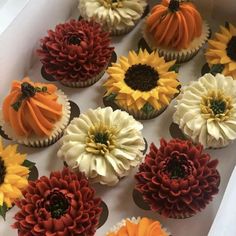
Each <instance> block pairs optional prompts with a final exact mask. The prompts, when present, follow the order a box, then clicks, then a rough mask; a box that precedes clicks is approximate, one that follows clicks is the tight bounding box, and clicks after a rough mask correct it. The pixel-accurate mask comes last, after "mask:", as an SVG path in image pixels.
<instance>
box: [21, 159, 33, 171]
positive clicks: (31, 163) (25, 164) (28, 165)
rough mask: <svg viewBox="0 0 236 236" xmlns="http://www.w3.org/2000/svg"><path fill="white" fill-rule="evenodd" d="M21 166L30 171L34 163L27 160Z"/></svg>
mask: <svg viewBox="0 0 236 236" xmlns="http://www.w3.org/2000/svg"><path fill="white" fill-rule="evenodd" d="M22 165H23V166H25V167H28V168H29V169H32V168H33V167H34V166H35V163H34V162H31V161H29V160H25V161H24V162H23V164H22Z"/></svg>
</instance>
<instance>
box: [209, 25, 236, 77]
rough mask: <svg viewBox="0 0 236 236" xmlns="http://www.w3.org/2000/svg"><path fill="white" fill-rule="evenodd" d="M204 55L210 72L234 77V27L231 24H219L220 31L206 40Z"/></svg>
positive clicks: (235, 37)
mask: <svg viewBox="0 0 236 236" xmlns="http://www.w3.org/2000/svg"><path fill="white" fill-rule="evenodd" d="M205 56H206V60H207V63H208V65H209V67H210V69H211V72H212V71H213V72H216V73H222V74H224V75H225V76H232V77H233V79H236V27H235V26H234V25H232V24H228V25H226V27H224V26H220V31H219V32H217V33H216V34H215V37H214V38H213V39H212V40H209V41H208V49H207V51H206V53H205Z"/></svg>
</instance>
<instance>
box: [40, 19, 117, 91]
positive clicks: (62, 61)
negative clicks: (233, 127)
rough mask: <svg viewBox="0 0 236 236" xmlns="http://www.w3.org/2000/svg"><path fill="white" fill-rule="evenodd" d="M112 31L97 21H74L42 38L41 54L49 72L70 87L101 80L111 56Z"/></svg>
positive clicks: (87, 84)
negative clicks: (110, 34) (105, 28)
mask: <svg viewBox="0 0 236 236" xmlns="http://www.w3.org/2000/svg"><path fill="white" fill-rule="evenodd" d="M110 43H111V41H110V38H109V33H107V32H105V31H103V30H102V28H101V26H100V25H99V24H97V23H95V22H87V21H85V20H79V21H78V20H70V21H69V22H67V23H64V24H59V25H57V26H56V28H55V30H54V31H53V30H49V31H48V35H47V36H46V37H45V38H43V39H41V49H39V50H38V51H37V52H38V55H39V57H40V60H41V62H42V63H43V68H44V71H45V72H46V74H48V75H50V76H52V77H53V78H54V79H55V80H58V81H60V82H61V83H62V84H64V85H66V86H70V87H87V86H90V85H92V84H94V83H95V82H97V81H98V80H99V79H100V78H101V77H102V75H103V74H104V72H105V69H106V68H107V65H108V63H109V61H110V59H111V55H112V52H113V48H112V47H110Z"/></svg>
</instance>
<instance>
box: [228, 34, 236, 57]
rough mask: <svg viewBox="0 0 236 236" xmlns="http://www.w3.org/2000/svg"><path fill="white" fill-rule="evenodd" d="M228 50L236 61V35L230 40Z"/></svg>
mask: <svg viewBox="0 0 236 236" xmlns="http://www.w3.org/2000/svg"><path fill="white" fill-rule="evenodd" d="M226 52H227V55H228V57H229V58H230V59H231V60H233V61H236V36H233V37H232V38H231V39H230V41H229V42H228V45H227V48H226Z"/></svg>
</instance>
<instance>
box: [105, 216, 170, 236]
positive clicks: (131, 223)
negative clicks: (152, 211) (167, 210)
mask: <svg viewBox="0 0 236 236" xmlns="http://www.w3.org/2000/svg"><path fill="white" fill-rule="evenodd" d="M168 235H170V234H169V233H167V231H166V230H165V229H164V228H162V225H161V224H160V222H159V221H154V220H151V219H148V218H146V217H143V218H140V217H139V218H135V217H133V218H131V219H129V218H128V219H125V220H122V221H121V222H120V223H118V224H117V225H116V226H114V227H113V228H112V229H111V230H110V232H108V233H107V234H106V236H168Z"/></svg>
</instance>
